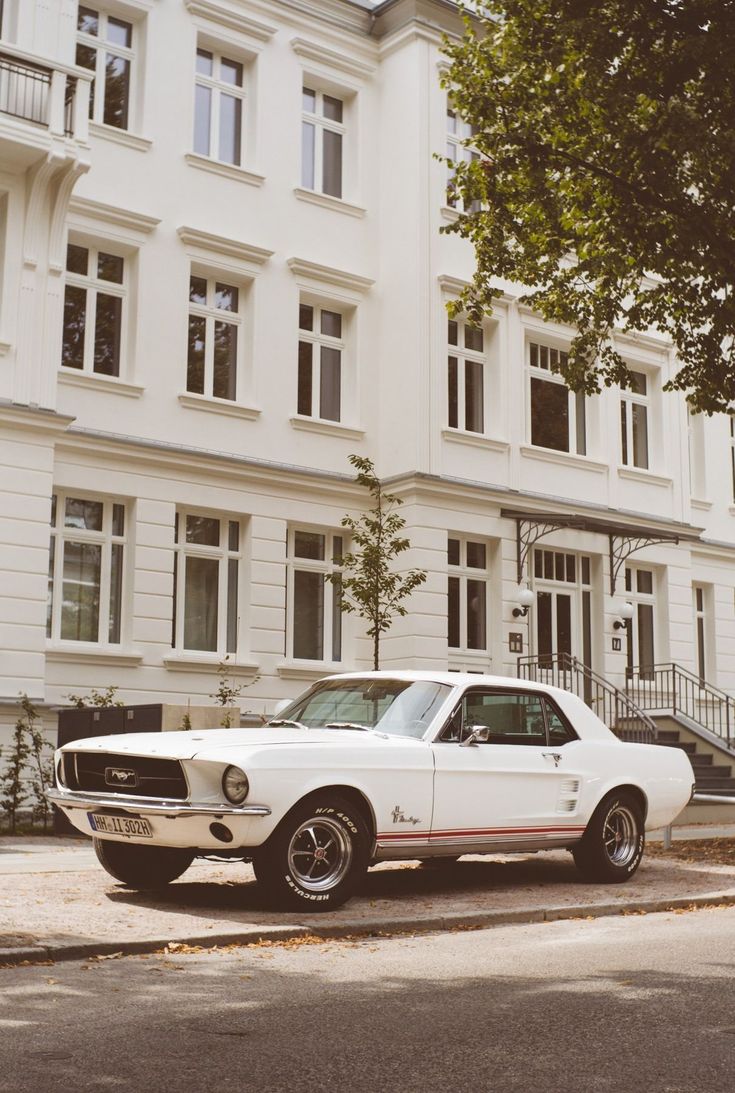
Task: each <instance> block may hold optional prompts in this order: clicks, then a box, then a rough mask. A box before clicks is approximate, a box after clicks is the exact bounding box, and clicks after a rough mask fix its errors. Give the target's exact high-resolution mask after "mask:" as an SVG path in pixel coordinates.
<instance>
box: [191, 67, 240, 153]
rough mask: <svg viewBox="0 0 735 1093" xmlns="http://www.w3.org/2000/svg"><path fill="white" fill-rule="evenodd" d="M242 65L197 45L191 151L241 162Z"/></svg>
mask: <svg viewBox="0 0 735 1093" xmlns="http://www.w3.org/2000/svg"><path fill="white" fill-rule="evenodd" d="M244 101H245V92H244V85H243V65H242V64H241V63H240V61H233V60H232V59H231V58H229V57H224V56H222V55H221V54H220V53H213V52H212V51H211V50H208V49H197V57H196V89H195V104H194V151H195V152H198V153H199V155H202V156H209V157H210V158H211V159H218V160H221V161H222V162H223V163H234V164H235V165H236V166H238V167H239V166H240V165H241V163H242V143H243V116H244V109H243V104H244Z"/></svg>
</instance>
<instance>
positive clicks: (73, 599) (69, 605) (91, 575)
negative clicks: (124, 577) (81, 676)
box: [61, 540, 102, 642]
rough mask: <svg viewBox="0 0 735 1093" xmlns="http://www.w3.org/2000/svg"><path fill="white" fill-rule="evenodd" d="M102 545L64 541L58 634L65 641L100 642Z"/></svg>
mask: <svg viewBox="0 0 735 1093" xmlns="http://www.w3.org/2000/svg"><path fill="white" fill-rule="evenodd" d="M101 570H102V547H101V546H100V545H98V544H96V543H94V544H93V543H74V542H70V541H69V540H67V541H66V542H65V543H64V576H63V588H62V600H61V637H62V640H64V641H94V642H96V641H99V617H100V574H101Z"/></svg>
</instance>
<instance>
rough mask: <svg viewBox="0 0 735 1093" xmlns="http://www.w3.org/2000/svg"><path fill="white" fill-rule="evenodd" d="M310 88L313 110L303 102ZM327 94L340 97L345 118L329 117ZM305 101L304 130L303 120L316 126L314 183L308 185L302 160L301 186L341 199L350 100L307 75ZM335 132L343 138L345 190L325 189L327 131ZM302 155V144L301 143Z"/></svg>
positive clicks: (341, 151)
mask: <svg viewBox="0 0 735 1093" xmlns="http://www.w3.org/2000/svg"><path fill="white" fill-rule="evenodd" d="M306 88H308V89H309V90H310V91H313V92H314V95H315V103H314V111H313V113H312V112H311V111H309V110H307V109H306V108H305V106H304V105H303V92H304V90H305V89H306ZM325 95H327V96H328V97H330V98H334V99H338V101H339V102H340V103H341V105H342V121H333V120H332V119H331V118H327V117H325V115H324V96H325ZM301 97H302V104H301V122H302V130H303V125H304V123H306V124H308V125H311V126H313V128H314V185H313V186H307V185H306V183H305V182H304V163H303V160H302V163H301V184H300V189H302V190H306V191H309V190H311V191H312V192H313V193H317V194H322V195H323V196H324V197H331V198H334V199H335V200H337V201H341V200H342V199H343V197H344V191H345V158H346V157H345V152H346V150H347V121H346V118H347V117H348V116H349V103H348V101H347V100H345V99H344V98H341V97H339V96H337V95H336V94H335V95H332V94H331V93H330V92H329V91H324V90H323V89H322V88H321V87H320V86H319V84H318V83H317V82H316V81H312V82H311V83H310V82H309V80H308V77H306V76H305V77H304V86H303V89H302V92H301ZM325 130H326V131H328V132H330V133H336V134H338V135H339V136H340V137H341V138H342V143H341V144H340V177H341V183H342V192H341V193H339V194H328V193H327V192H326V190H325V189H324V132H325ZM302 155H303V146H302Z"/></svg>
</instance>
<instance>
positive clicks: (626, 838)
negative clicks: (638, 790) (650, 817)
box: [572, 790, 646, 884]
mask: <svg viewBox="0 0 735 1093" xmlns="http://www.w3.org/2000/svg"><path fill="white" fill-rule="evenodd" d="M645 845H646V835H645V830H644V825H643V814H642V811H641V806H640V802H639V801H638V800H637V799H636V798H635V797H634V796H633V794H631V793H626V792H625V791H624V790H623V791H621V792H620V793H610V794H608V796H607V797H605V798H604V800H602V801H601V802H600V804H599V805H598V806H597V808H596V809H595V811H594V813H593V814H592V819H591V820H590V822H589V823H588V824H587V830H586V831H585V833H584V835H583V837H582V841H581V842H580V843H579V844H578V845H577V846H575V847H574V848H573V850H572V854H573V856H574V863H575V865H576V866H577V868H578V869H579V870H580V872H581V873H582V874H583V875H584V876H585V877H586V878H587V879H588V880H593V881H598V882H601V883H603V884H621V883H622V882H623V881H626V880H630V878H631V877H632V876H633V874H634V873H635V871H636V869H637V868H638V866H639V865H640V864H641V858H642V857H643V850H644V848H645Z"/></svg>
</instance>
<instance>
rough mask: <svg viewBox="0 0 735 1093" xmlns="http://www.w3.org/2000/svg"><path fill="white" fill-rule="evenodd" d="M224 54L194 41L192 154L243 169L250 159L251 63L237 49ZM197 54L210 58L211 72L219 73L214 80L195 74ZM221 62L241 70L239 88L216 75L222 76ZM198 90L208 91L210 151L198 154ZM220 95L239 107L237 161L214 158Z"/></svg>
mask: <svg viewBox="0 0 735 1093" xmlns="http://www.w3.org/2000/svg"><path fill="white" fill-rule="evenodd" d="M227 50H228V47H227V46H226V45H222V44H217V45H215V44H211V43H210V42H209V41H208V40H205V39H203V38H202V37H201V36H200V37H199V38H198V39H197V43H196V48H195V50H194V110H193V120H194V125H193V133H192V152H193V154H194V155H197V156H203V157H204V158H205V159H209V160H212V162H213V163H223V164H225V165H227V166H229V167H240V168H243V167H244V165H245V163H246V162H247V159H248V156H249V147H248V145H249V143H250V142H249V139H248V138H249V135H250V134H249V131H248V130H249V127H248V117H247V113H248V109H249V106H250V87H249V68H250V64H251V63H252V58H251V57H246V56H243V55H242V54H241V53H239V52H238V50H237V49H233V50H231V51H230V53H229V54H228V52H227ZM200 52H201V53H209V54H211V57H212V71H213V73H215V72H216V73H218V75H217V76H215V75H214V74H213V75H212V76H207V75H206V74H204V73H202V72H199V71H198V69H197V60H198V57H199V54H200ZM223 60H224V61H229V62H230V63H232V64H236V65H239V66H240V68H241V69H242V84H240V85H239V86H238V85H237V84H230V83H227V82H226V81H223V80H222V79H221V78H220V76H219V74H220V73H221V68H222V61H223ZM197 87H207V88H209V90H210V91H211V98H210V105H209V150H208V151H207V152H202V151H199V149H197V148H196V123H197V92H196V89H197ZM223 94H225V95H230V96H231V97H232V98H235V99H239V101H240V104H241V105H240V127H239V128H240V134H239V138H240V155H239V158H238V159H237V160H236V161H233V160H229V159H222V158H221V156H220V155H219V154H215V152H216V153H218V152H219V145H220V140H221V130H220V122H221V116H222V114H221V98H222V95H223ZM213 149H214V150H213Z"/></svg>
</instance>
